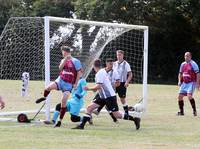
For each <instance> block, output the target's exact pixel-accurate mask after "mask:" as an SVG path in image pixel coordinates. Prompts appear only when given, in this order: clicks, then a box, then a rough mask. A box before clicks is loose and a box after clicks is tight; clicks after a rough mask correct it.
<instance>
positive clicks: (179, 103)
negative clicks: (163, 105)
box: [178, 100, 184, 113]
mask: <svg viewBox="0 0 200 149" xmlns="http://www.w3.org/2000/svg"><path fill="white" fill-rule="evenodd" d="M178 105H179V109H180V112H181V113H184V110H183V106H184V102H183V100H179V101H178Z"/></svg>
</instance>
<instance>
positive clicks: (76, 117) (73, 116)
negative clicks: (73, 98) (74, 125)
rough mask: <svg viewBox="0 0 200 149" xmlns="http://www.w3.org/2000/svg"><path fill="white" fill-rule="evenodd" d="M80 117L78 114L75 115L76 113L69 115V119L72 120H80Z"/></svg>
mask: <svg viewBox="0 0 200 149" xmlns="http://www.w3.org/2000/svg"><path fill="white" fill-rule="evenodd" d="M80 120H81V118H80V116H76V115H73V114H72V115H71V121H72V122H80Z"/></svg>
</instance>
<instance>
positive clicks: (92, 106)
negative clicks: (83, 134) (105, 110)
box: [73, 96, 106, 129]
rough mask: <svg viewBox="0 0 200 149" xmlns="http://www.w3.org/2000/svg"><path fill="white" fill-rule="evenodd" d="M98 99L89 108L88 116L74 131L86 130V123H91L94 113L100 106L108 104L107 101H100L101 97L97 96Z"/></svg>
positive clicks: (86, 115)
mask: <svg viewBox="0 0 200 149" xmlns="http://www.w3.org/2000/svg"><path fill="white" fill-rule="evenodd" d="M97 97H98V98H96V99H95V100H93V101H92V103H91V104H90V105H89V106H88V107H87V110H86V114H85V115H84V116H83V119H82V121H81V123H80V124H79V125H78V126H77V127H75V128H73V129H84V126H85V124H86V122H89V121H90V119H91V114H92V112H93V111H94V110H95V109H97V108H98V107H100V106H104V105H105V104H106V102H105V100H103V99H100V97H99V96H97Z"/></svg>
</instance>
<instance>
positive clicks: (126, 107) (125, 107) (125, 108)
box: [123, 105, 128, 114]
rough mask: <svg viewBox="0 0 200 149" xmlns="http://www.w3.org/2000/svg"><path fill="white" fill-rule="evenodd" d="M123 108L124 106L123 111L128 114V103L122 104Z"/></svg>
mask: <svg viewBox="0 0 200 149" xmlns="http://www.w3.org/2000/svg"><path fill="white" fill-rule="evenodd" d="M123 108H124V111H125V113H126V114H128V105H126V106H123Z"/></svg>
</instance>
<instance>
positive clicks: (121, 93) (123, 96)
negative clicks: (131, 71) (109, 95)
mask: <svg viewBox="0 0 200 149" xmlns="http://www.w3.org/2000/svg"><path fill="white" fill-rule="evenodd" d="M124 85H125V82H121V83H120V86H119V87H117V88H116V92H117V93H118V95H119V98H120V101H121V103H122V105H123V109H124V111H125V113H126V114H128V104H127V102H126V91H127V89H126V87H125V86H124Z"/></svg>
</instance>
